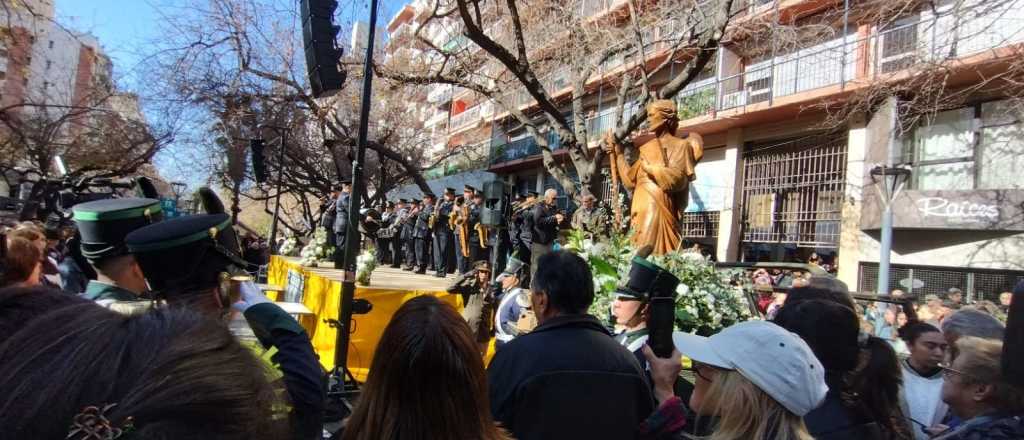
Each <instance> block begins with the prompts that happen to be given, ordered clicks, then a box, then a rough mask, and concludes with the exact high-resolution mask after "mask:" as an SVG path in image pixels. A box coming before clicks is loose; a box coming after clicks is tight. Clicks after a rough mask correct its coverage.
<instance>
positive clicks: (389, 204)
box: [385, 200, 395, 208]
mask: <svg viewBox="0 0 1024 440" xmlns="http://www.w3.org/2000/svg"><path fill="white" fill-rule="evenodd" d="M385 206H387V207H388V208H392V207H394V206H395V202H392V201H390V200H388V202H387V204H386V205H385Z"/></svg>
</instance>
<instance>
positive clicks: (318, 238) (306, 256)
mask: <svg viewBox="0 0 1024 440" xmlns="http://www.w3.org/2000/svg"><path fill="white" fill-rule="evenodd" d="M332 255H334V246H331V245H328V244H327V229H324V228H323V227H319V228H316V231H315V232H313V239H312V240H310V241H309V243H306V245H305V246H303V247H302V250H301V251H299V257H300V258H301V261H299V264H301V265H303V266H309V267H312V266H316V265H317V262H319V261H323V260H330V259H331V257H332Z"/></svg>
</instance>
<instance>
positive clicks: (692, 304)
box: [566, 233, 752, 335]
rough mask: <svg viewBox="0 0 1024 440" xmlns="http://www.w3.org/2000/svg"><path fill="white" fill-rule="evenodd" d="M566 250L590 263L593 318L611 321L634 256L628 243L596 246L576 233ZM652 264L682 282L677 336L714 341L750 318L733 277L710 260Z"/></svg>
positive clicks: (692, 257)
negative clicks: (713, 336)
mask: <svg viewBox="0 0 1024 440" xmlns="http://www.w3.org/2000/svg"><path fill="white" fill-rule="evenodd" d="M566 248H567V249H570V250H573V251H575V252H576V253H577V254H579V255H580V256H581V257H583V259H585V260H587V262H588V263H589V264H590V268H591V272H593V277H594V291H595V292H594V293H595V298H594V303H593V305H591V307H590V313H591V314H593V315H595V316H597V317H598V318H604V317H606V316H608V311H609V310H611V303H612V300H613V299H614V292H615V288H616V287H617V286H618V285H619V284H621V283H623V282H624V281H625V279H626V278H627V277H628V276H629V268H630V266H631V264H632V258H633V256H634V255H635V254H636V252H635V250H634V249H633V246H632V244H631V243H630V241H629V238H628V237H626V236H622V235H613V236H612V237H611V238H609V239H607V240H603V241H602V242H601V243H593V242H591V241H590V240H585V239H584V237H583V236H582V234H575V233H574V234H570V237H569V243H568V244H567V245H566ZM649 260H650V261H651V262H652V263H654V264H657V265H658V266H660V267H662V268H664V269H666V270H668V271H669V272H671V273H672V274H673V275H675V276H676V277H678V278H679V281H680V283H679V286H678V287H676V294H677V295H676V313H675V315H676V319H675V324H676V329H677V330H681V331H685V332H695V333H698V334H703V335H710V334H714V333H717V332H719V331H721V330H722V329H723V328H725V327H728V326H730V325H732V324H735V323H737V322H741V321H747V320H750V319H751V318H752V315H751V313H750V306H749V303H748V300H747V299H746V297H745V296H744V295H743V291H742V288H741V287H739V286H733V285H731V284H730V282H729V280H730V279H731V278H732V277H733V275H735V274H734V273H733V272H734V271H718V270H716V269H715V267H714V264H712V263H711V262H710V261H708V259H707V258H705V257H704V256H702V255H700V254H699V253H695V252H672V253H669V254H666V255H660V256H652V257H650V258H649Z"/></svg>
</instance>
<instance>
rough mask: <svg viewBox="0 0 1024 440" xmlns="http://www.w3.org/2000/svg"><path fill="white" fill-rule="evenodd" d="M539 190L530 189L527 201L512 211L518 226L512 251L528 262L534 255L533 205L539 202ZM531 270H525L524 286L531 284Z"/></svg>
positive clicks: (513, 221) (514, 222) (524, 261)
mask: <svg viewBox="0 0 1024 440" xmlns="http://www.w3.org/2000/svg"><path fill="white" fill-rule="evenodd" d="M537 195H538V193H537V191H529V192H527V193H526V201H524V202H523V203H522V204H520V205H519V206H518V207H516V210H515V212H513V213H512V223H513V224H514V225H515V226H516V230H517V232H518V234H516V235H517V236H516V237H515V238H513V241H514V244H513V248H512V251H513V252H515V253H516V255H517V256H518V258H519V259H520V260H521V261H522V262H523V263H524V264H527V262H528V261H532V260H531V259H530V255H532V253H531V250H530V248H531V247H532V246H533V215H532V214H531V213H532V211H533V205H535V204H537ZM531 273H532V271H531V270H524V271H523V282H522V285H523V286H529V285H530V274H531Z"/></svg>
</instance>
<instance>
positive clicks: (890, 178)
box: [871, 165, 910, 295]
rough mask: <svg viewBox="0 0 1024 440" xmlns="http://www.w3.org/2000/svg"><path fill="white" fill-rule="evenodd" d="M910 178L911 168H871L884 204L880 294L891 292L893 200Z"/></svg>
mask: <svg viewBox="0 0 1024 440" xmlns="http://www.w3.org/2000/svg"><path fill="white" fill-rule="evenodd" d="M909 178H910V169H909V168H906V167H893V166H888V165H879V166H876V167H874V168H872V169H871V181H872V182H874V184H875V189H877V190H878V197H879V199H880V201H881V204H882V239H881V244H880V248H881V249H880V251H879V255H878V286H877V288H876V290H877V292H878V294H879V295H884V294H887V293H889V256H890V254H892V202H893V201H894V200H896V197H897V196H899V194H900V191H903V187H904V186H905V185H906V183H907V180H908V179H909Z"/></svg>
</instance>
